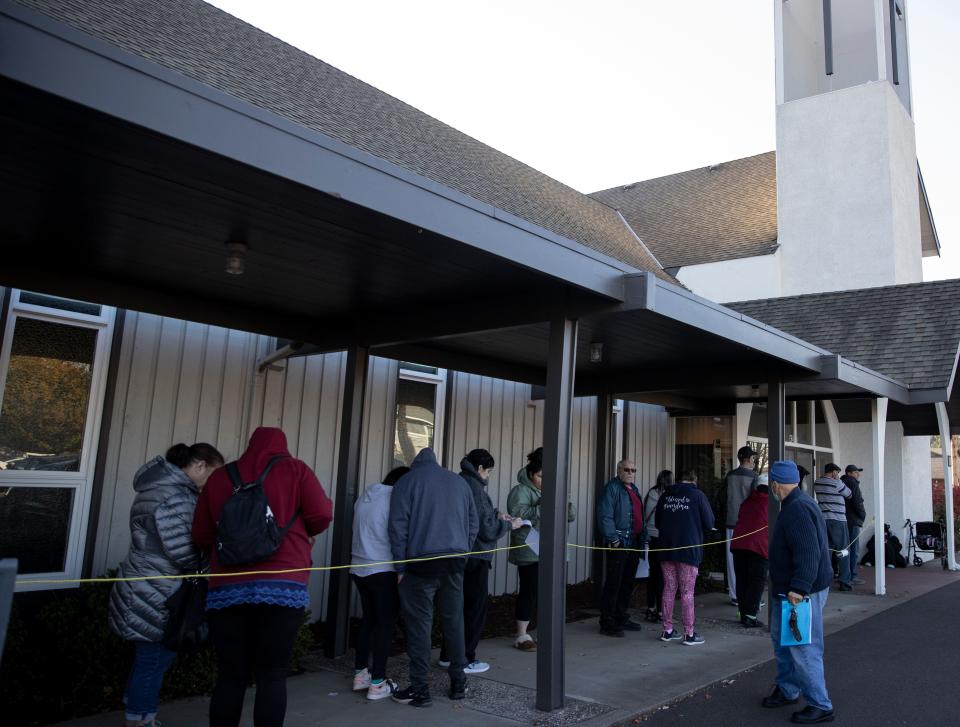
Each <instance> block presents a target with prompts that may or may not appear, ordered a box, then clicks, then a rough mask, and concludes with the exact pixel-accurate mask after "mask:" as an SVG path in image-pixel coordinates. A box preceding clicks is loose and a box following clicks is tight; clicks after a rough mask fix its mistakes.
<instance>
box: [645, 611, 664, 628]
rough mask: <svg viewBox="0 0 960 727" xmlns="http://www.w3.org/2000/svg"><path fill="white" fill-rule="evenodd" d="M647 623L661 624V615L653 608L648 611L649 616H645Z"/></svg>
mask: <svg viewBox="0 0 960 727" xmlns="http://www.w3.org/2000/svg"><path fill="white" fill-rule="evenodd" d="M644 618H645V619H646V621H647V623H652V624H658V623H660V614H659V613H658V612H657V611H655V610H654V609H652V608H648V609H647V615H646V616H644Z"/></svg>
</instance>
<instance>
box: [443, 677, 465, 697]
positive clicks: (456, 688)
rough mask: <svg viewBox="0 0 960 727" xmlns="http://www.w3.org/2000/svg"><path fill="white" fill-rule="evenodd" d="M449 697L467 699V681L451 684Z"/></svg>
mask: <svg viewBox="0 0 960 727" xmlns="http://www.w3.org/2000/svg"><path fill="white" fill-rule="evenodd" d="M447 696H448V697H450V699H466V697H467V680H466V679H464V680H463V681H457V682H450V691H449V692H447Z"/></svg>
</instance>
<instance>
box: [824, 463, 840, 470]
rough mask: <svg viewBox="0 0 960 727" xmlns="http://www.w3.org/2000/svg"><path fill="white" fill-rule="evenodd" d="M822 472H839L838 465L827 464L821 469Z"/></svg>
mask: <svg viewBox="0 0 960 727" xmlns="http://www.w3.org/2000/svg"><path fill="white" fill-rule="evenodd" d="M823 471H824V472H839V471H840V465H838V464H834V463H833V462H827V466H826V467H824V468H823Z"/></svg>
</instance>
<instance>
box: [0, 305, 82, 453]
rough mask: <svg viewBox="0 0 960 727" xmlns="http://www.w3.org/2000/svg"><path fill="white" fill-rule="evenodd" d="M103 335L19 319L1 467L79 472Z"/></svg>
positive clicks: (2, 420) (2, 426)
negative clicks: (98, 346)
mask: <svg viewBox="0 0 960 727" xmlns="http://www.w3.org/2000/svg"><path fill="white" fill-rule="evenodd" d="M96 340H97V331H96V330H93V329H89V328H81V327H77V326H69V325H63V324H59V323H50V322H47V321H41V320H35V319H32V318H18V319H17V321H16V325H15V327H14V332H13V340H12V342H11V351H10V363H9V366H8V367H7V375H6V382H5V386H4V389H3V402H2V409H0V467H3V468H5V469H8V470H53V471H61V472H76V471H78V470H79V469H80V453H81V450H82V448H83V435H84V429H85V427H86V418H87V404H88V402H89V398H90V385H91V381H92V370H93V358H94V352H95V348H96Z"/></svg>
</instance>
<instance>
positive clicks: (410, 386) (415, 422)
mask: <svg viewBox="0 0 960 727" xmlns="http://www.w3.org/2000/svg"><path fill="white" fill-rule="evenodd" d="M436 399H437V385H436V384H428V383H425V382H422V381H411V380H409V379H400V380H399V381H398V382H397V411H396V429H395V435H394V444H393V466H394V467H399V466H401V465H409V464H410V463H411V462H413V458H414V457H416V456H417V453H418V452H419V451H420V450H421V449H423V448H424V447H432V446H433V438H434V436H433V435H434V426H435V424H436Z"/></svg>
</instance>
